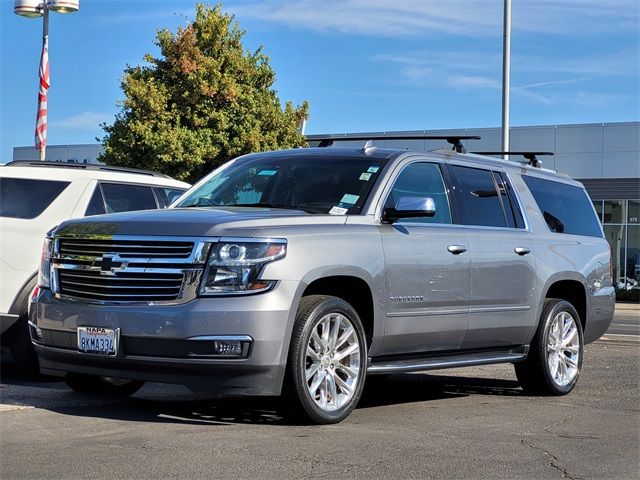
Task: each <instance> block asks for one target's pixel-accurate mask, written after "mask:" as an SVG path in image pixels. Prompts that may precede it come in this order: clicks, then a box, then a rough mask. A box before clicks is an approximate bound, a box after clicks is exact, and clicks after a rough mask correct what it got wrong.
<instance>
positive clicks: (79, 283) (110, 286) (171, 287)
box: [61, 280, 180, 293]
mask: <svg viewBox="0 0 640 480" xmlns="http://www.w3.org/2000/svg"><path fill="white" fill-rule="evenodd" d="M61 283H62V284H63V286H67V285H77V286H80V287H89V288H103V289H104V288H113V289H118V290H122V289H129V290H178V291H179V290H180V286H177V287H176V286H173V285H167V286H158V285H154V286H152V287H151V286H145V287H144V288H140V286H138V285H98V284H95V283H81V282H71V281H69V280H61ZM176 293H177V292H176Z"/></svg>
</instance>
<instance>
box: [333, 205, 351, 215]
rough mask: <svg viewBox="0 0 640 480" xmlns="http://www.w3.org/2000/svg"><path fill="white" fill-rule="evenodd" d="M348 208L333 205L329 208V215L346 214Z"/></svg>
mask: <svg viewBox="0 0 640 480" xmlns="http://www.w3.org/2000/svg"><path fill="white" fill-rule="evenodd" d="M348 210H349V209H348V208H340V207H333V208H332V209H331V210H329V215H346V214H347V211H348Z"/></svg>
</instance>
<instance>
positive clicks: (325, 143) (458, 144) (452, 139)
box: [307, 133, 480, 153]
mask: <svg viewBox="0 0 640 480" xmlns="http://www.w3.org/2000/svg"><path fill="white" fill-rule="evenodd" d="M318 140H320V143H319V144H318V147H329V146H331V145H333V142H334V141H336V140H341V141H348V142H351V141H368V140H446V141H447V142H448V143H450V144H451V145H453V148H452V150H455V151H456V152H458V153H465V152H466V150H465V148H464V145H462V140H480V137H479V136H477V135H423V134H421V133H418V134H413V135H412V134H405V135H393V134H392V135H335V136H333V135H332V136H327V137H326V138H318V137H316V138H308V139H307V142H314V141H318Z"/></svg>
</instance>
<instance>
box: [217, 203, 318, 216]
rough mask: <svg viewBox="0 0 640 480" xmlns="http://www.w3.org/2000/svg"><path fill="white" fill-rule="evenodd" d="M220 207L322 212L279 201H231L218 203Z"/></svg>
mask: <svg viewBox="0 0 640 480" xmlns="http://www.w3.org/2000/svg"><path fill="white" fill-rule="evenodd" d="M220 206H222V207H256V208H280V209H283V210H301V211H303V212H305V213H324V211H320V210H319V209H315V208H308V207H296V206H294V205H282V204H279V203H268V202H261V203H232V204H229V205H220Z"/></svg>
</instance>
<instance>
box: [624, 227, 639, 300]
mask: <svg viewBox="0 0 640 480" xmlns="http://www.w3.org/2000/svg"><path fill="white" fill-rule="evenodd" d="M626 253H627V278H629V279H631V281H627V288H629V287H632V288H640V225H627V252H626ZM632 284H633V285H632Z"/></svg>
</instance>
